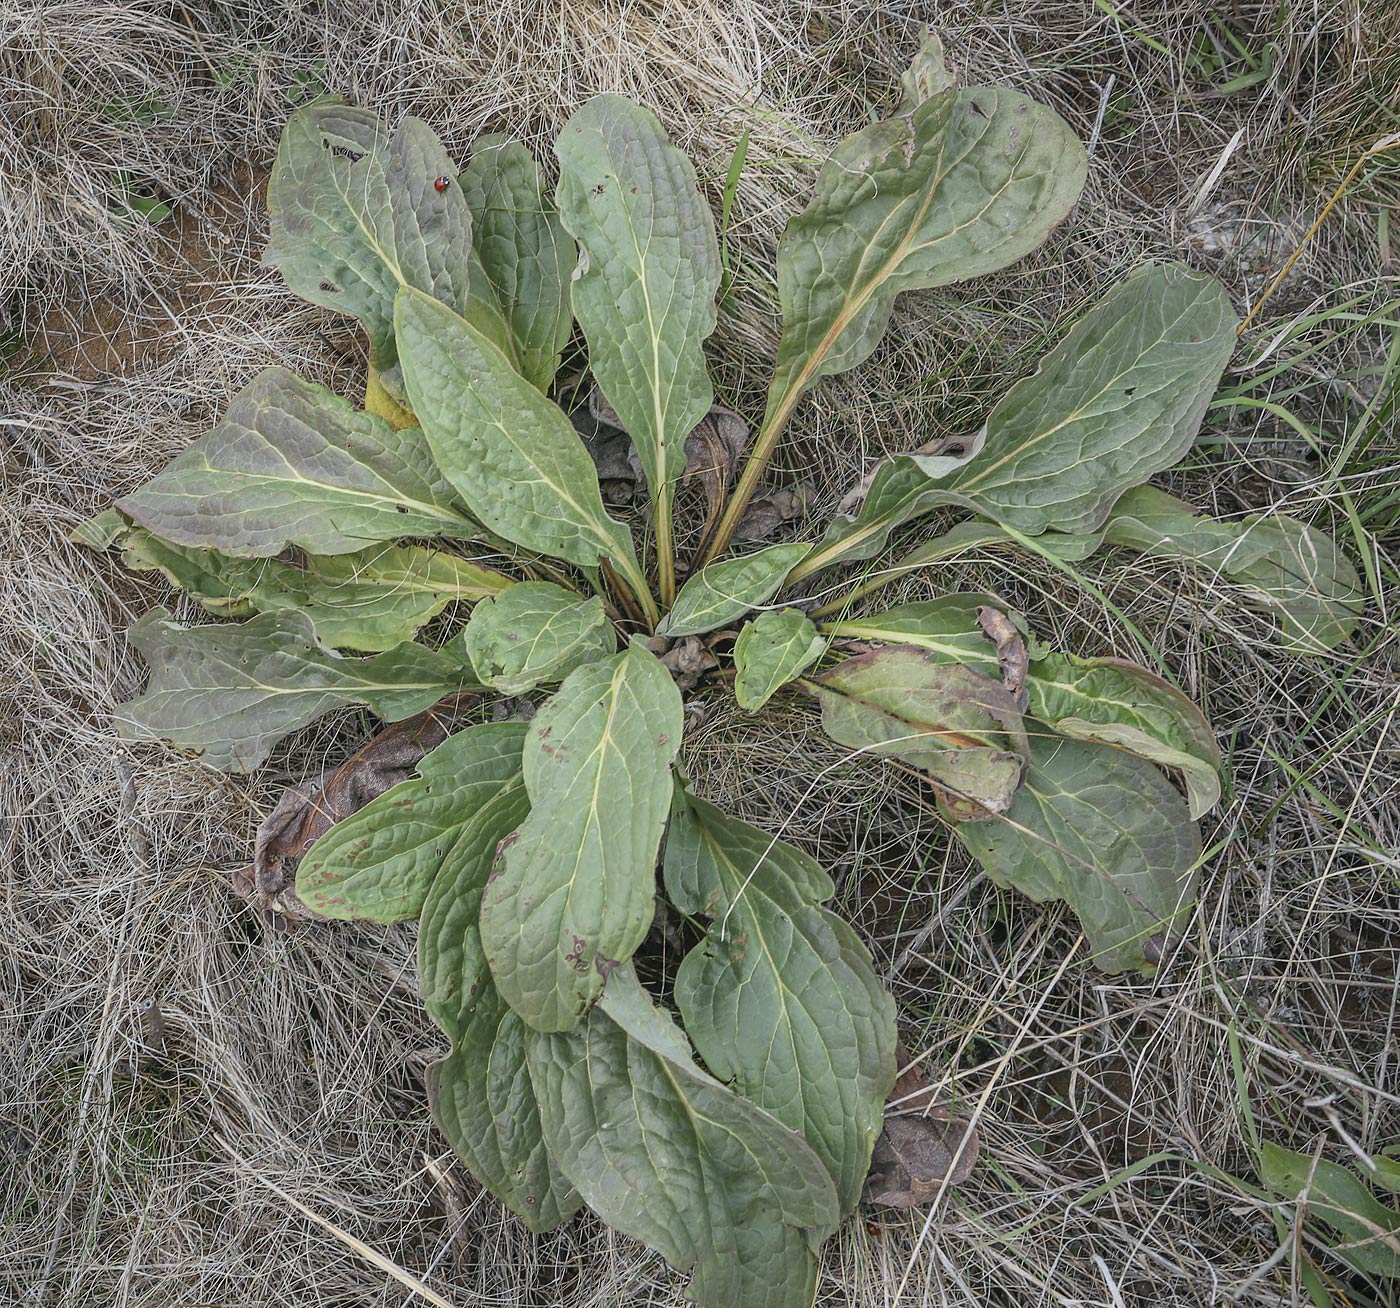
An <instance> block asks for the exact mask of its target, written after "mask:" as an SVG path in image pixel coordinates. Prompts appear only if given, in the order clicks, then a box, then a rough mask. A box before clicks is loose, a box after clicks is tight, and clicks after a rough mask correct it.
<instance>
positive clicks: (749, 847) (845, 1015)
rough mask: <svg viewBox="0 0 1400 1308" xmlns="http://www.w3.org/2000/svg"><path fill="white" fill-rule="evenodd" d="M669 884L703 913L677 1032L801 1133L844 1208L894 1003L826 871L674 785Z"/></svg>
mask: <svg viewBox="0 0 1400 1308" xmlns="http://www.w3.org/2000/svg"><path fill="white" fill-rule="evenodd" d="M666 889H667V892H668V893H669V895H670V896H671V901H672V903H673V904H675V906H676V907H677V908H678V909H680V910H681V912H683V913H695V914H704V915H705V916H706V917H709V918H710V919H711V926H710V929H709V933H708V934H707V935H706V937H705V940H704V941H703V942H702V943H701V944H699V945H697V946H696V947H695V948H694V949H692V950H691V951H690V953H689V954H687V955H686V957H685V961H684V962H683V963H682V964H681V967H680V971H679V972H678V973H677V974H676V1004H677V1006H678V1007H679V1008H680V1010H681V1016H682V1018H683V1019H684V1020H685V1029H686V1031H687V1033H688V1034H689V1036H690V1038H691V1039H692V1040H693V1041H694V1042H695V1047H696V1048H697V1049H698V1050H699V1051H700V1056H701V1057H702V1058H703V1059H704V1060H705V1062H706V1063H707V1064H708V1066H709V1068H710V1071H711V1072H713V1073H714V1074H715V1076H716V1077H718V1078H719V1079H720V1080H721V1081H724V1082H726V1083H728V1084H731V1085H733V1086H734V1088H735V1089H736V1090H738V1091H739V1093H740V1094H742V1095H745V1096H746V1097H747V1098H749V1099H752V1100H753V1101H754V1103H756V1104H758V1105H759V1107H760V1108H766V1109H767V1110H768V1111H769V1112H770V1113H772V1114H773V1116H774V1117H776V1118H777V1119H778V1120H779V1121H780V1122H783V1123H784V1124H786V1125H787V1126H790V1127H793V1128H794V1129H795V1130H799V1131H801V1132H802V1133H803V1134H804V1135H805V1136H806V1137H807V1140H808V1142H809V1143H810V1144H811V1146H812V1147H813V1148H814V1149H815V1150H816V1151H817V1154H818V1156H819V1157H820V1158H821V1160H822V1162H824V1163H825V1164H826V1166H827V1170H828V1171H830V1173H831V1175H832V1177H833V1178H834V1179H835V1181H836V1191H837V1194H838V1195H839V1196H840V1199H841V1208H842V1211H843V1212H850V1211H852V1209H854V1207H855V1205H856V1201H857V1200H858V1199H859V1198H860V1192H861V1186H862V1185H863V1184H864V1182H865V1174H866V1170H867V1169H868V1167H869V1164H870V1150H871V1148H872V1146H873V1145H874V1143H875V1137H876V1136H877V1135H879V1133H880V1124H881V1122H882V1120H883V1117H884V1104H885V1097H886V1095H888V1094H889V1092H890V1087H891V1086H892V1085H893V1084H894V1076H895V1070H896V1069H895V1055H894V1049H895V1039H896V1035H895V1026H894V1000H893V999H892V998H891V996H890V995H889V994H888V992H887V991H886V990H885V988H884V986H883V985H881V983H880V978H879V977H878V976H877V975H876V974H875V969H874V968H873V967H872V966H871V962H870V953H869V951H868V950H867V949H866V948H865V946H864V945H863V944H861V942H860V940H859V939H858V938H857V936H856V934H855V932H854V931H852V930H851V928H850V927H849V926H848V925H847V924H846V923H845V922H844V921H842V919H841V918H839V917H837V916H836V914H834V913H831V912H828V911H827V910H826V909H824V908H822V907H821V903H822V901H823V900H825V899H829V898H830V897H831V894H832V890H833V887H832V884H831V879H830V878H829V877H828V876H827V875H826V873H824V872H823V871H822V870H821V868H820V867H818V866H817V864H816V863H815V862H814V861H813V860H812V859H811V858H809V857H808V856H807V855H806V854H804V853H803V852H802V851H801V850H799V849H794V848H793V846H791V845H788V844H785V843H784V842H783V841H781V840H778V839H776V838H774V837H770V836H769V835H768V834H767V833H766V832H764V831H760V830H758V828H757V827H751V826H749V825H748V824H747V823H745V822H740V821H739V820H738V819H736V818H731V817H728V816H727V815H726V814H724V813H722V812H720V810H719V809H717V808H715V807H713V806H712V805H710V804H707V803H705V802H704V801H703V800H700V799H695V798H693V797H691V796H688V795H686V794H685V793H684V792H677V795H676V802H675V804H674V805H673V807H672V810H671V829H670V831H669V832H668V834H667V837H666Z"/></svg>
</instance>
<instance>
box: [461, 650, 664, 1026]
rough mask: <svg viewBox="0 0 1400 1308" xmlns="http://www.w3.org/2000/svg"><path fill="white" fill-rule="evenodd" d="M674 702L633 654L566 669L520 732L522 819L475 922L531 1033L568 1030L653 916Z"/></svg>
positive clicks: (658, 675) (660, 672) (653, 665)
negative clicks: (526, 804) (526, 798)
mask: <svg viewBox="0 0 1400 1308" xmlns="http://www.w3.org/2000/svg"><path fill="white" fill-rule="evenodd" d="M681 726H682V711H681V697H680V692H679V691H678V690H677V689H676V686H675V683H674V682H673V681H672V680H671V676H670V674H669V673H668V672H667V671H666V669H665V668H663V667H662V666H661V664H660V663H659V662H658V661H657V660H656V658H655V657H654V656H653V655H652V654H649V653H648V652H647V651H646V650H645V649H643V648H642V647H641V646H640V645H636V644H633V645H630V646H629V647H628V648H627V649H626V650H625V651H623V652H622V653H621V654H617V655H614V656H613V657H612V658H608V659H603V660H601V661H600V662H596V663H587V664H585V665H584V666H582V667H580V668H576V669H575V670H574V671H573V672H571V673H570V674H569V676H568V677H567V678H566V679H565V681H564V684H563V685H562V686H561V687H560V688H559V690H558V691H557V692H556V693H555V695H554V696H553V698H552V699H550V700H549V702H548V703H546V704H545V705H544V707H543V708H541V709H540V711H539V713H538V714H537V715H536V717H535V719H534V721H533V722H532V723H531V724H530V733H529V736H528V738H527V740H526V743H525V785H526V787H527V789H528V790H529V792H530V800H531V805H532V807H531V809H530V816H529V817H528V818H526V820H525V822H524V824H523V825H522V826H521V828H520V830H519V831H518V832H517V833H516V834H515V835H514V836H513V837H512V838H511V839H510V840H509V841H507V842H506V844H505V846H504V847H503V848H502V850H501V854H500V858H499V860H498V862H497V867H496V871H495V873H494V874H493V876H492V878H491V883H490V885H489V886H488V887H487V889H486V897H485V900H484V901H483V904H482V910H481V939H482V944H483V946H484V947H485V949H486V954H487V957H488V959H489V960H490V964H491V972H492V975H493V976H494V977H495V978H496V985H497V987H498V988H499V990H500V992H501V994H502V995H504V996H505V998H506V1000H507V1001H508V1002H509V1004H510V1006H511V1007H512V1008H513V1009H515V1011H516V1012H518V1013H519V1014H520V1015H521V1016H522V1017H523V1018H524V1019H525V1020H526V1022H528V1023H529V1024H530V1025H531V1026H533V1027H535V1028H536V1029H537V1030H541V1031H564V1030H568V1029H570V1028H571V1027H574V1026H576V1025H577V1024H578V1022H579V1020H580V1019H581V1018H582V1017H583V1015H584V1013H585V1012H587V1010H588V1008H589V1006H590V1005H591V1004H592V1003H593V1002H594V1001H595V1000H596V999H597V998H598V996H599V995H600V994H601V993H602V992H603V987H604V985H605V983H606V982H607V978H608V975H609V974H610V972H612V971H613V970H614V969H615V968H616V967H617V966H618V965H619V964H620V963H624V962H626V960H627V959H629V958H630V957H631V956H632V952H633V950H635V949H636V948H637V946H638V945H639V944H641V942H642V940H643V939H644V937H645V936H646V933H647V929H648V928H649V927H650V925H651V920H652V916H653V913H654V911H655V894H656V853H657V849H658V848H659V846H660V843H661V832H662V828H663V827H664V825H665V822H666V816H667V812H668V811H669V808H670V803H671V761H672V759H674V758H675V756H676V750H677V749H678V748H679V746H680V739H681Z"/></svg>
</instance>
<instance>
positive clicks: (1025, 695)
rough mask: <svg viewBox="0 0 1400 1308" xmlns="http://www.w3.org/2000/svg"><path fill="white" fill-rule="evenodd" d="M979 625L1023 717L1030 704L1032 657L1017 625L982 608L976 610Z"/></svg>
mask: <svg viewBox="0 0 1400 1308" xmlns="http://www.w3.org/2000/svg"><path fill="white" fill-rule="evenodd" d="M977 621H978V622H980V623H981V624H982V630H983V631H984V632H985V633H986V636H987V639H988V640H990V641H991V642H992V644H993V645H995V646H996V650H997V665H998V667H1000V668H1001V679H1002V683H1003V684H1004V685H1005V686H1006V689H1007V690H1008V691H1009V692H1010V694H1011V697H1012V698H1013V699H1014V700H1015V701H1016V707H1017V708H1019V709H1020V710H1021V712H1022V713H1024V712H1025V711H1026V705H1027V704H1028V703H1029V702H1030V695H1029V692H1028V691H1027V690H1026V678H1027V677H1028V676H1030V672H1031V665H1030V655H1029V654H1028V653H1027V652H1026V642H1025V640H1024V638H1023V637H1022V635H1021V633H1020V631H1018V630H1017V628H1016V624H1015V623H1014V622H1012V621H1011V619H1010V618H1008V617H1007V616H1006V614H1005V613H1003V612H1002V611H1001V610H1000V609H994V608H991V607H990V606H988V605H983V606H982V607H981V608H979V609H978V610H977Z"/></svg>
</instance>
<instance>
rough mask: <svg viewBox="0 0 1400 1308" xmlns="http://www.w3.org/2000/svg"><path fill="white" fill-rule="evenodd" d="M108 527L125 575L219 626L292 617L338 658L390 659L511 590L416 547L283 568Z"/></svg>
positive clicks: (381, 548)
mask: <svg viewBox="0 0 1400 1308" xmlns="http://www.w3.org/2000/svg"><path fill="white" fill-rule="evenodd" d="M118 521H119V523H120V529H119V530H118V531H117V532H116V534H115V536H114V538H113V543H114V544H118V545H120V547H121V549H122V562H123V563H124V564H125V565H126V566H127V567H128V568H130V569H131V570H132V571H134V572H144V571H158V572H160V573H161V574H162V575H164V576H165V577H166V578H167V579H168V580H169V581H170V582H171V583H172V584H174V585H176V586H179V587H180V588H181V589H182V590H183V591H185V592H186V593H187V594H188V595H190V596H191V597H193V598H194V599H197V600H198V601H199V602H200V603H201V604H202V605H203V606H204V607H205V608H206V609H208V610H209V611H210V612H211V613H216V614H218V615H219V616H220V617H230V618H236V617H245V616H247V615H249V614H252V613H275V612H280V611H283V610H288V609H295V610H298V611H300V612H301V613H304V614H305V615H306V616H307V617H308V618H310V619H311V623H312V625H313V626H314V627H315V628H316V635H317V636H318V637H319V638H320V639H321V641H322V642H323V643H325V644H327V645H331V646H334V647H337V648H340V649H356V650H365V651H367V652H369V653H379V652H380V651H382V650H386V649H390V648H392V647H393V646H395V645H397V644H399V643H401V642H402V641H405V640H412V639H413V635H414V633H415V632H416V631H417V630H418V629H419V627H421V626H423V624H424V623H426V622H428V621H429V620H430V619H431V618H434V617H436V616H437V614H439V613H441V612H442V610H443V609H445V608H446V607H447V606H448V605H449V604H452V603H455V602H463V603H471V602H472V601H474V600H478V599H482V598H484V597H485V596H488V595H494V594H496V593H497V592H498V591H501V590H503V589H505V588H506V587H508V586H510V585H512V584H513V583H512V581H511V579H510V578H509V577H505V576H502V575H501V574H500V573H499V572H493V571H492V570H491V569H490V568H483V567H480V566H479V565H477V564H475V563H472V562H470V561H469V560H467V559H463V558H459V557H458V556H457V555H455V554H448V553H446V552H445V551H442V550H429V549H424V548H423V547H422V546H421V545H388V544H386V545H371V546H370V547H369V548H368V549H363V550H356V551H355V552H354V553H353V554H327V555H318V554H309V555H305V556H303V557H302V559H300V560H299V561H298V562H296V563H290V562H284V561H282V560H280V559H240V558H235V557H234V556H233V555H231V554H224V553H222V552H221V551H219V550H202V549H192V548H190V547H189V546H185V545H173V544H171V543H170V542H169V541H165V540H161V538H160V537H159V536H156V535H154V534H152V533H151V532H149V531H147V530H146V529H145V528H144V527H136V526H132V525H130V524H128V523H126V522H125V521H122V520H121V519H118Z"/></svg>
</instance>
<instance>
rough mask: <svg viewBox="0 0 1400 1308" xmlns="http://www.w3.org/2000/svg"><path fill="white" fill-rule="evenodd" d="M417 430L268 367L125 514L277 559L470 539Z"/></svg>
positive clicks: (169, 531) (169, 535)
mask: <svg viewBox="0 0 1400 1308" xmlns="http://www.w3.org/2000/svg"><path fill="white" fill-rule="evenodd" d="M454 499H455V497H454V496H453V494H452V488H451V487H450V486H449V485H448V484H447V483H446V482H445V481H444V480H443V478H442V474H441V473H440V472H439V471H438V470H437V467H436V466H435V465H434V463H433V457H432V453H431V451H430V450H429V448H428V443H427V441H426V440H425V439H424V438H423V433H422V432H421V431H419V430H418V429H417V428H416V427H410V428H409V429H408V430H406V431H399V432H396V431H395V430H394V429H393V428H392V427H390V426H389V424H388V423H387V422H385V421H383V419H381V418H376V417H374V416H373V415H372V414H368V413H359V412H357V411H356V410H354V409H352V408H351V407H350V405H349V404H348V403H347V402H346V401H344V400H342V399H340V398H339V397H338V396H335V395H333V394H331V392H330V391H328V390H327V389H326V388H325V387H324V386H316V385H313V384H312V383H310V382H304V381H301V380H300V379H299V378H297V377H295V376H293V375H292V374H291V373H290V372H288V371H287V370H286V369H285V368H268V369H266V370H265V371H263V372H260V373H259V374H258V375H257V376H256V377H254V378H253V380H252V381H250V382H249V383H248V384H247V385H246V386H245V387H244V388H243V389H242V390H241V391H239V392H238V394H237V395H236V396H235V397H234V398H233V401H232V403H231V404H230V405H229V407H228V411H227V412H226V413H225V414H224V416H223V418H222V419H221V420H220V421H219V424H218V425H217V426H216V427H215V428H214V430H213V431H211V432H210V433H209V435H208V436H206V437H204V438H203V439H202V440H199V441H196V442H195V443H194V444H193V445H191V446H190V447H189V449H187V450H186V451H185V452H184V453H183V454H181V455H180V456H179V457H178V458H176V459H175V460H174V462H172V463H171V464H169V465H168V466H167V467H166V468H164V469H163V470H162V471H161V472H159V473H157V474H156V475H155V476H154V477H153V478H152V479H151V480H150V481H148V482H147V483H146V484H145V485H144V486H142V487H141V488H140V489H139V490H137V491H134V492H133V493H132V494H130V495H128V496H126V497H125V498H123V499H120V500H118V501H117V508H118V509H120V510H121V511H122V512H123V513H124V514H126V516H127V517H129V518H132V519H134V520H135V521H136V522H138V523H140V524H141V526H143V527H146V528H148V529H149V530H151V531H153V532H155V534H156V535H157V536H162V537H164V538H165V539H166V540H169V541H174V542H175V543H176V544H179V545H193V546H197V547H201V548H206V549H219V550H223V551H224V552H225V553H228V554H236V555H239V556H241V557H244V558H268V557H270V556H271V555H274V554H278V553H280V552H281V551H282V550H284V549H286V547H287V546H288V545H297V546H300V547H301V548H302V549H304V550H308V551H310V552H311V553H313V554H348V553H350V552H351V551H352V550H358V549H362V548H363V547H364V546H365V545H368V544H370V543H372V542H374V541H386V540H395V539H398V538H400V537H403V536H435V535H449V536H472V535H475V534H477V533H478V531H479V528H478V527H477V526H476V524H475V523H474V522H473V521H472V520H471V519H470V518H468V517H467V515H466V514H464V513H463V512H462V511H461V509H459V508H458V507H456V505H455V504H454Z"/></svg>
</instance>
